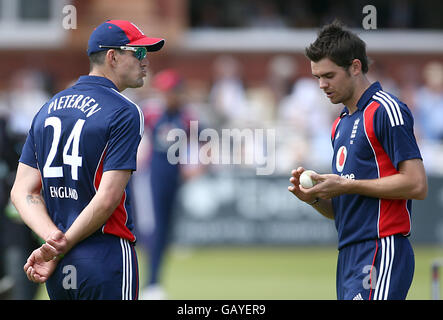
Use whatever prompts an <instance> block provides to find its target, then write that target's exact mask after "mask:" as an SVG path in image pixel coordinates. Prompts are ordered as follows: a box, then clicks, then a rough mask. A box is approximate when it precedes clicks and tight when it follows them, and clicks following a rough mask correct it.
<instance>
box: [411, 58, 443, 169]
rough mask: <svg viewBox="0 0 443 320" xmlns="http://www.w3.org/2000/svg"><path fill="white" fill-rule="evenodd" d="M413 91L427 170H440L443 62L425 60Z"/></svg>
mask: <svg viewBox="0 0 443 320" xmlns="http://www.w3.org/2000/svg"><path fill="white" fill-rule="evenodd" d="M423 79H424V84H423V86H421V87H420V88H419V89H418V90H417V91H416V96H415V109H414V111H415V117H416V122H417V127H418V137H419V144H421V149H422V153H423V161H424V164H425V167H426V169H427V170H428V173H433V174H443V63H441V62H436V61H434V62H429V63H428V64H427V65H426V66H425V67H424V69H423Z"/></svg>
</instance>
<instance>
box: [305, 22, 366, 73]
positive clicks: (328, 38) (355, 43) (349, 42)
mask: <svg viewBox="0 0 443 320" xmlns="http://www.w3.org/2000/svg"><path fill="white" fill-rule="evenodd" d="M305 54H306V56H307V57H308V58H309V60H311V61H314V62H318V61H320V60H321V59H323V58H329V59H330V60H331V61H332V62H334V63H335V64H337V65H338V66H340V67H343V68H345V69H347V68H348V67H349V66H350V65H351V64H352V60H354V59H358V60H360V62H361V69H362V72H363V73H367V72H368V64H369V63H368V56H367V55H366V43H365V42H364V41H363V40H362V39H360V38H359V37H358V36H357V35H356V34H354V33H353V32H351V31H349V30H346V29H344V25H343V24H342V23H341V22H340V21H338V20H334V21H333V22H332V23H331V24H328V25H325V26H324V27H323V28H322V29H321V30H320V31H319V33H318V36H317V39H316V40H315V41H314V42H313V43H311V44H310V45H309V47H307V48H306V49H305Z"/></svg>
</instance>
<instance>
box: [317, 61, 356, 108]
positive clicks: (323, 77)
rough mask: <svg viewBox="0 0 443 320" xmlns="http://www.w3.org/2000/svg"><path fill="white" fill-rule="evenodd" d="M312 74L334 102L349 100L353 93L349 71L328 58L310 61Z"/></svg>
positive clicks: (352, 83)
mask: <svg viewBox="0 0 443 320" xmlns="http://www.w3.org/2000/svg"><path fill="white" fill-rule="evenodd" d="M311 70H312V75H313V76H314V77H316V78H317V79H318V83H319V86H320V89H322V90H323V91H324V92H325V94H326V96H327V97H328V98H329V100H330V101H331V102H332V103H334V104H338V103H344V104H346V102H347V101H349V100H350V99H351V98H352V96H353V93H354V82H353V79H352V77H351V75H350V73H349V72H348V71H347V70H345V69H344V68H343V67H340V66H338V65H337V64H335V63H334V62H332V61H331V60H330V59H329V58H323V59H322V60H320V61H318V62H314V61H311Z"/></svg>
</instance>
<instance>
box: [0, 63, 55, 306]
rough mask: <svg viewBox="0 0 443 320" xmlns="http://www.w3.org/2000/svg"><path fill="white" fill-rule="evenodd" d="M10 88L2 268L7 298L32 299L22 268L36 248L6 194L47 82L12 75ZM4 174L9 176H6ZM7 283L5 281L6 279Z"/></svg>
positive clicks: (5, 113)
mask: <svg viewBox="0 0 443 320" xmlns="http://www.w3.org/2000/svg"><path fill="white" fill-rule="evenodd" d="M10 83H11V86H10V88H8V90H7V91H6V92H5V93H4V94H3V95H2V99H1V101H0V109H1V111H2V119H1V120H0V122H1V127H2V129H1V130H0V131H1V135H0V139H1V146H0V149H1V150H0V153H1V161H0V179H1V187H0V193H1V195H0V198H1V199H0V204H1V205H0V210H1V212H0V214H1V215H2V217H1V227H2V232H1V234H0V236H1V238H2V239H1V243H2V250H0V251H2V252H1V254H2V257H1V262H2V267H3V268H4V273H5V275H6V276H7V277H9V279H10V280H11V281H12V283H13V287H12V290H11V294H10V296H9V298H11V299H17V300H28V299H32V298H33V297H34V295H35V293H36V291H37V288H38V286H37V285H36V284H35V283H33V282H30V281H28V279H27V277H26V274H25V273H24V272H23V265H24V263H25V262H26V258H27V257H28V256H29V255H30V253H31V252H32V251H33V250H34V249H36V248H37V247H38V246H39V243H38V240H37V238H36V236H35V235H34V234H33V233H32V232H31V230H30V229H29V228H28V227H26V226H25V225H24V223H23V222H22V221H21V219H20V216H19V215H18V213H17V211H16V210H15V208H14V206H13V205H12V204H10V203H9V192H10V190H11V186H12V184H13V182H14V181H13V179H14V177H15V170H16V168H17V164H18V159H19V156H20V152H21V149H22V146H23V143H24V141H25V139H26V136H27V133H28V131H29V128H30V127H31V122H32V119H33V117H34V115H35V113H36V112H37V111H38V110H39V109H40V108H41V107H42V106H43V104H44V103H45V102H46V101H47V100H48V99H49V97H50V95H49V93H48V92H47V91H46V84H47V78H45V77H44V75H43V74H42V73H39V72H37V71H33V70H27V69H24V70H21V71H18V72H17V73H15V74H14V75H12V77H11V82H10ZM5 172H7V173H8V174H5ZM5 279H8V278H5Z"/></svg>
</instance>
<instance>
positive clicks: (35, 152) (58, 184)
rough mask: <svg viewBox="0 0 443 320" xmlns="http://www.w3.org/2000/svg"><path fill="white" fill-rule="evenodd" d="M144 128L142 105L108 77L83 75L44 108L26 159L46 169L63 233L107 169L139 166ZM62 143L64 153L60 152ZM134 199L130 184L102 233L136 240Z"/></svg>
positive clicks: (49, 197) (46, 185) (48, 198)
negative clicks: (137, 163) (131, 98)
mask: <svg viewBox="0 0 443 320" xmlns="http://www.w3.org/2000/svg"><path fill="white" fill-rule="evenodd" d="M66 128H69V129H70V130H68V129H66ZM143 130H144V125H143V114H142V112H141V110H140V109H139V107H138V106H137V105H136V104H135V103H133V102H131V101H130V100H129V99H128V98H126V97H125V96H123V95H122V94H121V93H119V92H118V90H117V87H116V86H115V85H114V83H112V81H111V80H109V79H106V78H103V77H98V76H81V77H80V79H79V80H78V82H77V83H76V84H75V85H74V86H72V87H71V88H69V89H66V90H64V91H61V92H59V93H58V94H56V95H55V96H54V97H53V98H52V99H51V100H50V101H48V102H47V103H46V104H45V105H44V106H43V107H42V108H41V110H40V111H39V112H38V114H37V115H36V116H35V118H34V120H33V122H32V126H31V129H30V130H29V134H28V138H27V140H26V143H25V145H24V147H23V151H22V155H21V157H20V162H22V163H24V164H27V165H29V166H31V167H33V168H38V169H39V170H40V171H41V172H42V177H43V179H42V184H43V190H44V192H43V196H44V199H45V202H46V206H47V208H48V213H49V215H50V217H51V219H52V221H53V222H54V224H55V225H56V226H57V227H58V228H59V229H60V230H61V231H62V232H66V230H67V229H68V228H69V227H70V226H71V224H72V223H73V222H74V220H75V219H76V218H77V217H78V215H79V213H80V212H82V210H83V209H84V208H85V207H86V206H87V205H88V203H89V202H90V201H91V199H92V198H93V197H94V195H95V194H96V191H97V189H98V186H99V184H100V180H101V177H102V174H103V172H104V171H108V170H136V154H137V148H138V145H139V142H140V140H141V137H142V135H143ZM84 137H87V139H85V138H84ZM59 145H60V146H62V147H63V152H57V150H58V149H57V148H61V147H58V146H59ZM63 164H65V165H63ZM66 164H67V165H66ZM130 203H131V201H130V192H129V190H128V187H126V189H125V193H124V195H123V198H122V200H121V202H120V204H119V206H118V207H117V208H116V209H115V211H114V213H113V214H112V215H111V216H110V218H109V219H108V220H107V221H106V223H105V224H104V225H103V226H102V228H101V230H100V232H102V233H107V234H113V235H116V236H118V237H120V238H123V239H127V240H129V241H131V242H134V241H135V235H134V234H133V232H132V230H133V218H132V213H131V205H130Z"/></svg>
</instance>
